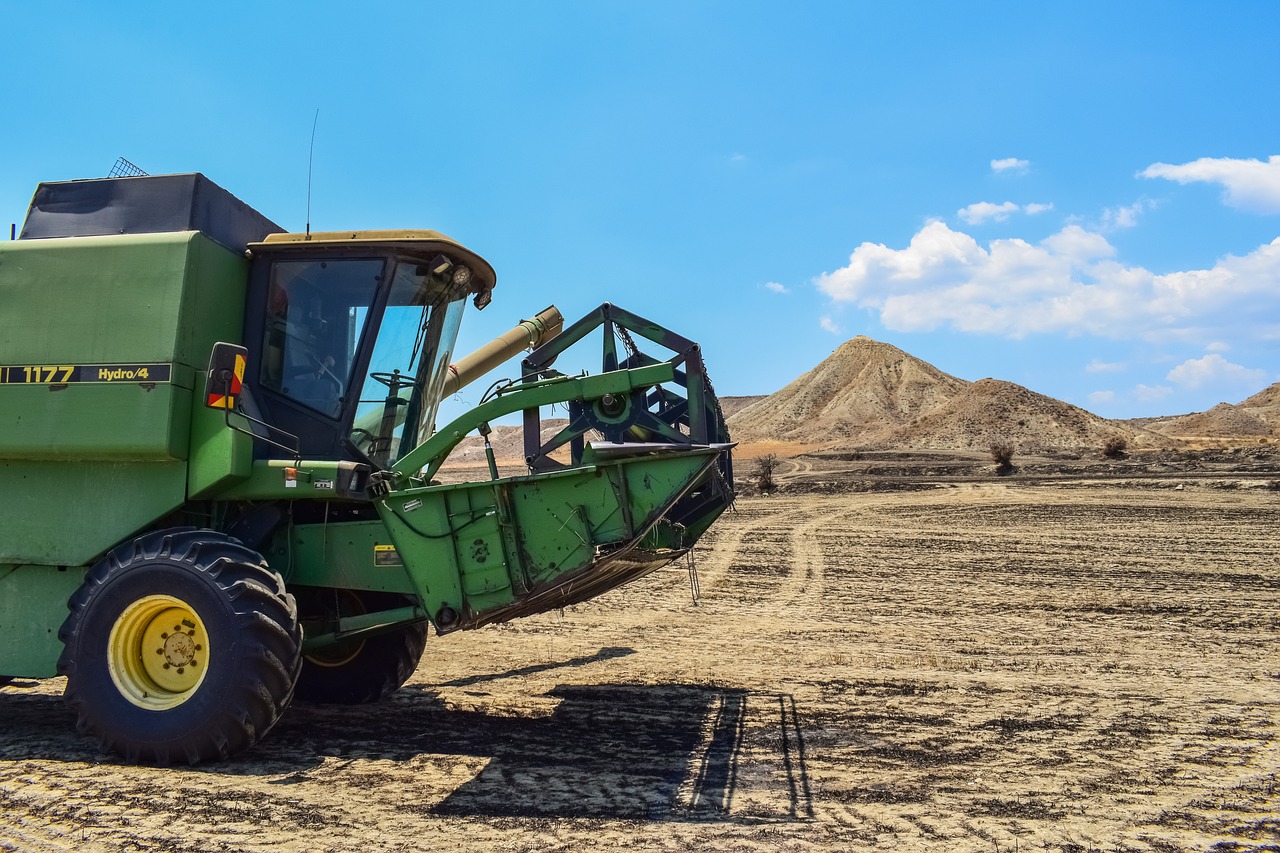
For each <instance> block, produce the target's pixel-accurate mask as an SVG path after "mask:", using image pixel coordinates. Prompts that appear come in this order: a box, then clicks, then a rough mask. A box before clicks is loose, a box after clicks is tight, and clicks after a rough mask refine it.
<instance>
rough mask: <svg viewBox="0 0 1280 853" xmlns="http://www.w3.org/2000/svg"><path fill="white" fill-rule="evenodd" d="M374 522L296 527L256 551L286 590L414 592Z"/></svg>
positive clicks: (382, 528)
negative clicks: (324, 588)
mask: <svg viewBox="0 0 1280 853" xmlns="http://www.w3.org/2000/svg"><path fill="white" fill-rule="evenodd" d="M392 544H393V543H392V541H391V537H390V536H389V535H388V533H387V528H386V526H385V525H384V524H383V523H382V522H381V521H379V520H377V519H373V520H371V521H344V522H336V523H329V524H298V525H294V526H293V527H292V528H286V529H285V530H283V531H281V534H280V535H279V536H277V537H275V539H274V540H273V541H272V542H271V543H270V544H269V545H268V546H267V547H266V548H264V549H263V551H262V555H263V556H264V557H266V558H267V562H268V563H270V564H271V567H272V568H274V569H275V570H276V571H278V572H280V574H281V575H282V576H283V577H284V579H285V582H286V583H287V584H288V585H289V586H290V587H295V586H323V587H336V588H339V589H360V590H371V591H374V592H402V593H406V594H408V593H412V592H414V587H413V584H412V583H410V581H409V577H408V575H406V574H405V571H404V567H403V565H402V564H401V562H400V561H399V559H398V558H397V555H396V554H395V553H394V551H392V550H391V548H392Z"/></svg>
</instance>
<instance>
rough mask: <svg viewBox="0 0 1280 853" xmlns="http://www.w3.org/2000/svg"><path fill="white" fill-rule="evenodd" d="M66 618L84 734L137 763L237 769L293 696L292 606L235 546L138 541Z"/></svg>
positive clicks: (154, 536)
mask: <svg viewBox="0 0 1280 853" xmlns="http://www.w3.org/2000/svg"><path fill="white" fill-rule="evenodd" d="M68 607H69V608H70V611H71V614H70V615H69V616H68V617H67V620H66V621H65V622H64V623H63V625H62V627H61V629H60V630H59V632H58V636H59V639H61V640H62V642H63V652H62V656H61V658H60V659H59V661H58V673H59V674H60V675H65V676H66V677H67V687H66V693H65V696H66V699H67V700H68V701H69V702H70V703H71V704H72V706H74V707H75V708H76V711H77V714H78V722H77V727H78V728H79V730H80V731H81V732H82V733H85V734H88V735H91V736H92V737H95V738H96V739H97V740H98V742H99V745H100V746H101V747H102V749H103V750H104V751H107V752H113V753H116V754H119V755H120V756H122V757H123V758H125V759H126V760H127V761H130V762H147V763H156V764H168V763H170V762H172V761H175V760H182V761H187V762H189V763H191V764H195V763H196V762H199V761H204V760H209V759H221V758H227V757H228V756H231V755H234V754H235V753H237V752H240V751H241V750H244V749H247V748H249V747H250V746H252V745H253V744H255V743H257V742H258V741H259V740H260V739H261V738H262V736H263V735H265V734H266V733H267V731H268V730H269V729H270V728H271V727H272V726H273V725H275V723H276V721H277V720H279V718H280V715H281V714H282V713H283V712H284V710H285V708H286V707H288V705H289V702H290V700H291V699H292V697H293V691H294V686H295V684H296V683H297V676H298V671H299V668H300V665H301V655H300V651H299V650H300V646H301V631H300V629H299V626H298V618H297V608H296V606H295V603H294V600H293V597H292V596H291V595H289V594H288V593H286V592H285V590H284V583H283V582H282V581H281V579H280V576H279V575H277V574H275V573H274V572H272V571H271V570H270V569H269V568H268V567H267V565H266V563H265V562H264V561H263V559H262V557H261V555H259V554H257V553H256V552H254V551H252V550H250V549H249V548H246V547H245V546H244V545H242V544H241V543H240V542H239V541H238V540H236V539H233V538H231V537H229V536H226V535H224V534H221V533H217V532H214V531H211V530H197V529H194V528H174V529H169V530H164V531H159V532H156V533H149V534H145V535H143V536H139V537H138V538H136V539H134V540H132V541H130V542H127V543H125V544H124V545H121V546H119V547H117V548H115V549H114V550H112V551H110V552H109V553H108V554H107V555H106V556H105V557H103V558H102V560H100V561H99V562H98V563H97V564H96V565H95V566H94V567H93V568H92V569H91V570H90V571H89V573H88V575H87V576H86V578H85V582H84V584H83V585H82V586H81V587H80V589H79V590H78V591H77V592H76V593H75V595H73V596H72V598H71V600H70V602H69V603H68Z"/></svg>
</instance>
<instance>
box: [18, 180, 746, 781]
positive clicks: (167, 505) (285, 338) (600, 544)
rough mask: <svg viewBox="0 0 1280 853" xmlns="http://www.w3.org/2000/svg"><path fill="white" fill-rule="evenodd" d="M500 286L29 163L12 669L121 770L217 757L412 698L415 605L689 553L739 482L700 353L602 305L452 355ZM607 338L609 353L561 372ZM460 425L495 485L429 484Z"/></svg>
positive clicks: (433, 254)
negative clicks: (473, 389)
mask: <svg viewBox="0 0 1280 853" xmlns="http://www.w3.org/2000/svg"><path fill="white" fill-rule="evenodd" d="M495 281H496V276H495V274H494V271H493V269H492V268H491V267H490V266H489V264H488V263H487V262H486V261H485V260H484V259H483V258H481V257H480V256H479V255H477V254H475V253H473V252H472V251H470V250H469V249H466V248H464V247H463V246H461V245H459V244H458V243H456V242H454V241H453V240H450V239H449V238H448V237H445V236H444V235H443V234H439V233H437V232H434V231H344V232H327V233H307V234H290V233H283V229H281V228H279V227H278V226H276V225H275V224H274V223H272V222H271V221H270V220H268V219H266V218H265V217H264V216H262V215H261V214H260V213H258V212H257V211H255V210H253V209H252V208H250V207H249V206H247V205H245V204H244V203H243V202H241V201H239V200H238V199H236V198H235V197H234V196H232V195H231V194H229V193H228V192H226V191H225V190H223V189H222V188H220V187H218V186H217V185H216V184H214V183H213V182H211V181H209V180H208V179H207V178H205V177H204V176H202V175H199V174H187V175H161V176H145V177H126V178H107V179H101V180H87V181H70V182H59V183H45V184H41V185H40V186H39V188H38V189H37V190H36V194H35V197H34V198H33V200H32V202H31V207H30V210H29V212H28V214H27V219H26V222H25V223H24V225H23V228H22V232H21V234H20V235H19V237H18V239H16V240H11V241H9V242H4V243H0V306H3V307H2V308H0V311H2V312H3V313H2V314H0V317H2V318H3V319H2V320H0V519H2V521H0V636H3V637H4V639H5V642H4V643H3V645H0V673H4V675H0V683H7V682H8V681H10V680H12V679H13V678H15V677H24V678H47V677H52V676H55V675H63V676H65V677H66V679H67V683H66V697H67V699H68V700H69V701H70V702H71V703H72V705H73V706H74V707H75V708H76V709H77V713H78V715H79V728H80V730H81V731H82V732H84V733H86V734H89V735H91V736H93V737H95V738H97V740H98V741H99V743H100V744H101V746H102V747H103V748H104V749H105V750H107V751H110V752H114V753H117V754H119V755H120V756H123V757H124V758H125V759H126V760H129V761H142V762H155V763H161V764H163V763H168V762H172V761H188V762H191V763H195V762H198V761H202V760H207V759H218V758H226V757H227V756H230V755H233V754H235V753H237V752H239V751H241V750H244V749H246V748H248V747H250V746H252V745H253V744H255V743H256V742H257V741H258V740H260V739H261V738H262V737H263V736H264V735H265V734H266V733H267V731H269V730H270V729H271V727H272V726H273V725H274V724H275V723H276V721H277V720H278V719H279V718H280V715H281V714H282V713H283V712H284V710H285V709H286V708H287V707H288V705H289V703H290V701H291V700H292V699H293V698H294V697H295V696H297V697H299V698H301V699H305V700H307V701H312V702H333V703H360V702H371V701H377V700H379V699H382V698H384V697H385V696H387V695H388V694H390V693H391V692H393V691H395V690H396V689H398V688H399V687H400V686H401V685H402V684H403V683H404V682H405V681H406V680H407V679H408V678H409V677H410V676H411V675H412V674H413V672H414V671H415V669H416V668H417V666H418V663H419V660H420V658H421V656H422V653H423V649H424V646H425V642H426V638H427V632H428V626H434V627H435V630H436V633H438V634H446V633H449V632H452V631H458V630H462V629H466V628H477V627H480V626H482V625H486V624H490V623H494V622H502V621H505V620H509V619H513V618H516V617H519V616H527V615H530V614H534V613H541V612H543V611H546V610H550V609H555V608H560V607H564V606H566V605H570V604H574V603H577V602H581V601H585V600H587V599H589V598H592V597H593V596H596V595H599V594H601V593H603V592H605V591H607V590H610V589H613V588H615V587H617V586H619V585H620V584H623V583H626V582H627V581H630V580H633V579H635V578H638V577H640V576H642V575H645V574H647V573H649V572H651V571H653V570H655V569H657V568H659V567H661V566H664V565H666V564H668V563H670V562H671V561H672V560H675V559H677V558H679V557H681V556H682V555H684V554H686V553H688V552H689V550H690V549H691V548H692V547H693V545H694V543H695V542H696V541H697V540H698V538H699V537H700V536H701V535H702V534H703V533H704V532H705V531H706V530H707V528H708V527H709V526H710V525H711V524H712V523H713V522H714V521H715V519H716V518H717V517H718V516H719V515H720V513H721V512H723V511H724V510H725V508H726V507H727V506H728V505H729V504H730V502H731V501H732V499H733V473H732V460H731V455H730V447H731V444H730V442H729V435H728V431H727V430H726V428H725V425H724V418H723V415H722V413H721V411H720V406H719V403H718V401H717V399H716V396H715V393H714V391H713V390H712V387H711V384H710V382H709V381H708V378H707V375H706V372H705V370H704V367H703V363H702V359H701V354H700V351H699V349H698V346H697V345H696V344H694V343H693V342H692V341H689V340H687V339H685V338H683V337H681V336H679V335H677V334H674V333H672V332H670V331H668V330H666V329H664V328H662V327H660V326H657V325H655V324H653V323H651V322H649V321H647V320H644V319H643V318H640V317H638V316H635V315H633V314H631V313H629V312H626V311H624V310H622V309H619V308H617V307H615V306H612V305H608V304H605V305H602V306H601V307H600V308H598V309H597V310H595V311H594V312H592V313H591V314H589V315H588V316H587V317H585V318H583V319H582V320H580V321H579V322H577V323H574V324H572V325H570V326H568V327H567V328H562V326H563V324H562V322H561V319H560V315H559V313H558V312H557V311H556V310H555V309H554V308H550V309H547V310H546V311H544V312H542V313H541V314H539V315H537V316H536V317H534V318H533V319H532V320H527V321H522V322H521V323H520V324H519V325H517V326H516V327H515V328H513V329H512V330H511V331H510V332H508V333H507V334H505V335H503V336H502V337H500V338H498V339H497V340H495V341H494V342H493V343H491V344H490V345H488V346H486V347H484V348H482V349H481V350H480V351H478V352H476V353H474V354H473V355H471V356H468V357H467V358H463V359H458V360H456V361H455V359H454V353H453V349H454V344H455V341H456V339H457V335H458V328H459V323H460V321H461V319H462V315H463V309H464V307H465V305H466V303H467V302H468V301H472V302H473V303H474V304H475V306H476V307H477V308H484V307H485V306H486V305H487V304H488V303H489V300H490V296H491V294H492V291H493V288H494V285H495ZM596 333H598V334H599V337H600V339H601V341H602V345H601V357H602V370H601V372H600V373H597V374H594V375H587V374H580V375H565V374H562V373H560V372H558V371H557V370H556V369H555V368H554V366H553V365H554V363H555V361H556V359H557V357H558V356H560V355H561V354H562V353H563V352H564V351H565V350H566V349H567V348H569V347H571V346H573V345H574V344H577V343H579V342H582V341H584V340H589V339H592V338H594V337H595V335H596ZM637 340H639V341H641V343H642V344H644V345H645V346H646V347H649V348H650V349H652V348H653V347H652V346H650V345H656V346H657V347H658V348H659V351H660V353H661V357H656V356H653V355H649V354H647V353H646V352H644V351H642V350H641V349H640V347H639V346H638V345H637V343H636V341H637ZM586 345H589V344H584V346H586ZM529 348H531V352H529V353H528V355H527V356H526V358H525V359H524V361H523V364H522V368H521V371H520V376H519V377H517V378H515V379H513V381H511V382H509V383H505V384H502V385H499V386H497V387H496V389H495V390H494V391H493V392H492V393H491V394H489V395H488V396H487V397H486V399H485V400H484V401H483V402H482V403H481V404H480V405H478V406H477V407H476V408H475V409H473V410H472V411H470V412H468V413H467V414H465V415H463V416H461V417H459V418H457V419H455V420H454V421H452V422H451V423H448V424H446V425H444V426H441V427H438V428H437V425H436V418H437V413H438V410H439V406H440V402H441V400H442V399H444V398H446V397H447V396H448V395H450V394H452V393H453V392H454V391H455V390H457V389H458V388H460V387H462V386H463V385H465V384H466V383H467V382H469V381H471V380H473V379H475V378H477V377H478V376H480V375H482V374H483V373H485V372H487V371H488V370H489V369H491V368H492V367H494V366H495V365H497V364H499V363H501V362H502V361H504V360H506V359H509V358H511V357H513V356H514V355H516V354H518V353H519V352H521V351H522V350H524V349H529ZM554 405H560V406H562V407H567V409H568V412H569V418H568V423H567V425H566V426H564V427H563V429H560V430H558V431H552V432H553V434H551V435H550V437H549V438H544V436H545V432H544V431H543V429H542V427H543V425H542V419H541V413H542V410H543V409H544V408H546V407H550V406H554ZM516 413H523V417H524V424H525V433H524V436H525V439H524V450H525V460H524V461H525V468H526V473H523V474H522V475H520V476H501V475H500V473H499V470H498V467H497V464H496V462H495V460H494V454H493V451H492V448H491V447H490V446H489V442H488V435H489V433H490V426H489V424H490V422H491V421H494V420H497V419H498V418H501V417H503V416H507V415H513V414H516ZM473 433H478V434H479V435H482V436H485V441H484V444H485V448H486V451H487V459H488V476H487V478H484V479H479V480H477V481H474V482H465V483H459V484H450V485H444V484H441V483H439V482H438V481H437V479H436V475H437V472H438V471H439V469H440V467H441V465H442V464H443V463H444V462H445V461H446V459H447V458H448V456H449V454H450V452H451V451H452V450H453V449H454V448H455V447H456V446H457V445H458V443H459V442H461V441H462V439H464V438H465V437H467V436H468V435H471V434H473Z"/></svg>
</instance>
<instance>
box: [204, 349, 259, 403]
mask: <svg viewBox="0 0 1280 853" xmlns="http://www.w3.org/2000/svg"><path fill="white" fill-rule="evenodd" d="M248 360H249V351H248V350H247V349H245V348H244V347H242V346H240V345H239V344H228V343H216V344H214V345H213V352H212V353H210V354H209V372H208V373H207V374H206V375H205V380H204V400H205V402H204V404H205V405H206V406H208V407H209V408H210V409H227V410H232V411H233V410H234V409H235V408H236V401H237V400H238V399H239V397H240V385H241V383H242V382H244V368H245V364H246V363H248Z"/></svg>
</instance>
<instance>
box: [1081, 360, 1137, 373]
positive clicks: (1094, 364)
mask: <svg viewBox="0 0 1280 853" xmlns="http://www.w3.org/2000/svg"><path fill="white" fill-rule="evenodd" d="M1084 369H1085V372H1086V373H1120V372H1121V371H1123V370H1126V369H1127V365H1125V364H1122V363H1121V362H1118V361H1098V360H1097V359H1096V358H1095V359H1094V360H1093V361H1091V362H1089V363H1088V364H1087V365H1085V368H1084Z"/></svg>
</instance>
